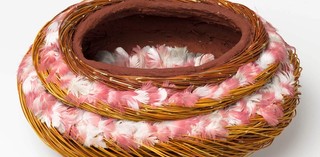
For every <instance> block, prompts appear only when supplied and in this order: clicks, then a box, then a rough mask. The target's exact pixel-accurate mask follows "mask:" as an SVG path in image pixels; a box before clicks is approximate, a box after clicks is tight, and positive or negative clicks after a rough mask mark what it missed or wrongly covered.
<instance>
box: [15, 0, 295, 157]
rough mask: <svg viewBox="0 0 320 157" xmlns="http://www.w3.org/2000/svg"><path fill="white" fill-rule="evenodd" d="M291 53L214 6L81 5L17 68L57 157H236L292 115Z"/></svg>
mask: <svg viewBox="0 0 320 157" xmlns="http://www.w3.org/2000/svg"><path fill="white" fill-rule="evenodd" d="M300 72H301V68H300V65H299V59H298V58H297V56H296V53H295V49H294V48H293V47H292V46H290V45H288V44H287V43H286V42H285V41H284V40H283V39H282V38H281V36H280V35H279V34H277V32H276V30H275V29H274V28H273V27H272V26H271V25H270V24H269V23H268V22H267V21H265V20H264V19H262V18H261V17H259V16H258V15H256V14H255V13H254V12H253V11H251V10H250V9H249V8H247V7H245V6H243V5H241V4H236V3H232V2H228V1H224V0H210V1H201V0H199V1H198V0H196V1H195V0H163V1H152V0H109V1H104V0H92V1H89V0H87V1H83V2H80V3H78V4H75V5H73V6H70V7H69V8H67V9H66V10H64V11H62V12H61V13H60V14H58V15H57V16H56V17H54V18H53V19H52V20H51V21H49V22H48V23H47V24H46V25H45V26H44V27H43V29H42V30H41V31H40V32H39V34H38V36H37V37H36V39H35V41H34V43H33V45H32V47H31V48H30V50H29V51H28V52H27V54H26V56H25V57H24V59H23V60H22V62H21V65H20V67H19V72H18V91H19V96H20V102H21V106H22V109H23V111H24V113H25V116H26V118H27V120H28V121H29V122H30V124H31V125H32V127H33V128H34V130H35V131H36V133H37V134H38V135H39V136H40V137H41V138H42V139H43V141H44V142H45V143H46V144H48V145H49V146H50V147H51V148H53V149H54V150H56V151H58V152H59V153H60V154H61V155H63V156H75V157H78V156H247V155H249V154H251V153H253V152H255V151H256V150H259V149H262V148H264V147H267V146H268V145H270V144H271V143H272V141H273V140H274V138H275V137H276V136H278V135H279V134H280V133H281V132H282V130H283V129H284V128H285V127H286V126H287V125H289V123H290V122H291V120H292V118H293V117H294V116H295V108H296V105H297V104H298V102H299V97H298V96H299V94H300V93H299V91H298V87H299V82H298V79H299V76H300Z"/></svg>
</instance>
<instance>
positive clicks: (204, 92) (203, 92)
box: [192, 86, 212, 97]
mask: <svg viewBox="0 0 320 157" xmlns="http://www.w3.org/2000/svg"><path fill="white" fill-rule="evenodd" d="M192 93H194V94H196V95H197V96H198V97H207V96H209V95H210V94H211V93H212V89H211V88H210V87H209V86H202V87H197V88H196V89H195V90H194V91H193V92H192Z"/></svg>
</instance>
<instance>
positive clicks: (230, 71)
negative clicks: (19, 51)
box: [18, 0, 301, 157]
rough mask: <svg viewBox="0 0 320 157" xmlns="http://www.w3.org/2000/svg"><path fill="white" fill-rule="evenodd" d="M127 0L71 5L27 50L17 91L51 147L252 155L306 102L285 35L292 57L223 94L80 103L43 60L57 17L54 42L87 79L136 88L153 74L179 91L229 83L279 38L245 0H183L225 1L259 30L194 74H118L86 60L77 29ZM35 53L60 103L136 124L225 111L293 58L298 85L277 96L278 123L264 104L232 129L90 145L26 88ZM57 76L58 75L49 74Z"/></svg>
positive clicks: (94, 152) (156, 81)
mask: <svg viewBox="0 0 320 157" xmlns="http://www.w3.org/2000/svg"><path fill="white" fill-rule="evenodd" d="M126 1H130V0H126ZM126 1H122V0H109V1H104V0H94V1H83V2H81V3H79V4H76V5H74V6H70V7H69V8H67V9H66V10H64V11H63V12H61V13H60V14H59V15H57V16H56V17H55V18H54V19H53V20H51V21H49V22H48V24H47V25H45V26H44V27H43V28H42V30H41V31H40V32H39V34H38V36H37V38H36V39H35V41H34V43H33V45H32V47H31V49H30V50H29V51H28V53H27V55H26V57H25V58H24V61H23V62H22V63H21V65H20V69H22V70H20V71H22V72H19V74H18V91H19V96H20V102H21V106H22V109H23V112H24V114H25V116H26V118H27V120H28V121H29V123H30V124H31V125H32V127H33V128H34V130H35V132H36V133H37V134H38V135H39V136H40V137H41V139H43V141H44V142H45V143H46V144H47V145H49V146H50V147H51V148H52V149H54V150H56V151H57V152H59V153H60V154H61V155H63V156H74V157H78V156H247V155H250V154H251V153H253V152H255V151H257V150H259V149H262V148H265V147H267V146H268V145H270V144H271V143H272V141H273V140H274V138H275V137H276V136H278V135H279V134H280V133H281V132H282V131H283V129H284V128H285V127H287V126H288V125H289V123H290V122H291V120H292V118H293V117H294V116H295V114H296V110H295V109H296V106H297V104H298V103H299V95H300V93H299V91H298V88H299V80H298V79H299V77H300V73H301V67H300V63H299V59H298V57H297V55H296V52H295V49H294V48H292V47H291V46H289V45H287V44H286V43H285V47H286V49H285V51H286V52H285V53H286V56H287V62H288V63H284V62H285V61H282V60H280V59H279V60H275V61H274V62H272V63H271V64H269V65H268V67H266V68H265V69H262V71H260V72H258V73H257V74H256V75H255V76H254V79H253V81H252V82H249V83H247V84H245V85H243V86H238V87H236V88H234V89H231V90H230V91H228V94H227V95H223V96H221V97H220V98H217V99H214V98H200V99H198V100H197V102H195V104H194V105H192V106H181V105H179V104H175V103H168V104H167V105H163V106H153V105H151V104H144V103H141V104H139V109H133V108H130V107H128V106H127V107H123V108H121V109H119V108H115V107H114V106H112V105H111V104H110V103H108V102H106V101H103V100H100V99H94V101H92V102H86V101H83V102H80V103H79V102H77V101H74V100H73V99H71V98H70V91H69V89H68V88H66V87H62V84H63V77H64V76H63V73H61V75H60V74H59V73H57V72H55V71H53V70H52V69H53V68H52V67H47V66H44V65H43V63H44V62H47V61H46V60H45V59H44V57H43V53H44V52H45V51H46V50H45V47H46V44H45V43H46V40H47V35H48V30H50V29H51V28H50V27H51V26H52V23H54V22H55V20H57V19H58V20H60V21H61V24H60V26H59V30H58V32H59V34H58V37H59V38H58V39H57V43H58V46H56V47H55V49H58V50H59V51H60V52H61V56H63V57H62V58H63V61H64V62H65V64H66V65H67V66H68V68H69V69H70V71H71V72H72V73H73V75H75V76H83V77H84V78H86V79H87V80H88V81H91V82H97V83H99V84H102V85H103V86H106V87H108V88H111V89H114V90H118V91H130V90H131V91H136V90H139V89H140V88H141V87H142V86H143V85H144V84H146V83H149V82H151V83H152V85H153V86H154V87H157V88H170V90H173V91H177V92H179V91H184V90H186V89H188V88H189V87H190V86H191V87H192V88H193V89H196V88H198V87H202V86H205V85H207V84H212V85H217V86H219V85H221V84H223V82H224V81H226V80H228V79H230V78H232V77H233V76H235V75H236V74H237V73H238V71H239V69H241V67H243V66H244V65H246V64H250V63H253V62H256V61H259V60H260V59H261V58H260V57H261V56H263V53H264V52H265V51H268V50H267V47H268V45H272V43H270V42H271V41H269V40H270V39H271V35H270V34H268V32H269V31H270V28H266V27H268V25H269V24H266V22H264V21H263V20H261V19H260V18H259V16H258V15H256V14H255V13H254V12H253V11H252V10H250V9H249V8H247V7H246V6H243V5H241V4H236V3H232V2H228V1H224V0H210V1H202V0H199V1H198V0H197V1H194V0H179V2H181V3H182V4H183V3H194V5H196V4H197V3H205V4H208V5H218V6H220V7H222V8H225V9H228V10H231V11H232V12H234V13H235V14H239V15H241V16H243V17H244V18H245V19H247V20H248V21H249V23H250V24H251V25H252V26H253V29H254V30H253V31H254V32H253V34H252V36H253V38H252V40H251V41H250V42H249V44H248V45H246V47H245V49H244V50H243V51H242V52H241V53H239V54H238V55H236V56H234V58H232V59H231V60H230V61H228V62H227V63H225V64H223V65H221V66H216V67H212V68H209V69H207V70H204V71H202V72H200V73H192V74H188V75H179V76H170V77H157V76H154V77H150V76H148V77H144V76H127V75H117V74H112V73H109V72H108V71H104V70H99V69H96V68H94V67H92V66H90V65H88V64H86V63H85V62H83V61H82V60H80V59H79V58H78V57H77V55H76V54H75V52H74V51H73V47H72V43H73V36H74V33H75V31H77V27H78V25H79V23H81V22H82V21H83V20H84V19H86V18H87V17H88V15H90V14H91V13H93V12H96V11H98V10H100V9H101V8H103V7H106V6H112V5H115V4H118V3H123V2H126ZM279 40H280V39H279ZM281 40H282V39H281ZM49 46H51V45H49ZM49 46H48V47H49ZM59 55H60V54H59ZM283 58H285V57H283ZM29 59H30V60H31V62H32V63H30V65H31V64H32V67H31V68H30V69H32V68H33V69H34V72H35V73H36V77H34V78H32V79H34V80H37V79H38V80H39V82H41V85H42V87H41V89H40V90H43V91H45V94H50V95H51V96H52V101H53V102H55V103H56V102H59V104H60V103H61V104H63V105H66V106H68V110H69V109H70V110H73V109H75V110H76V109H81V110H80V111H81V112H88V113H90V114H95V115H98V116H101V117H106V118H111V119H115V120H113V121H117V120H118V121H129V122H132V123H135V124H136V123H140V122H143V123H144V122H146V123H148V124H149V123H150V124H152V125H153V124H157V123H161V122H162V121H169V122H170V121H183V120H186V119H192V118H195V117H197V116H199V117H201V116H203V117H205V116H206V115H208V114H214V113H220V112H222V111H223V112H224V111H225V112H227V111H228V109H232V107H233V105H234V104H239V103H241V101H242V100H243V99H244V97H249V96H251V95H254V94H256V93H258V92H259V91H261V90H262V92H265V91H263V88H264V87H265V86H268V84H270V82H272V80H273V79H274V77H276V76H277V75H278V74H279V73H280V74H281V71H284V72H287V71H290V70H288V69H290V66H288V65H291V66H292V67H291V69H292V76H293V83H292V84H291V85H292V91H291V92H288V94H287V95H283V99H282V101H279V102H271V103H274V104H276V105H279V106H280V108H281V110H282V111H283V114H281V116H278V117H277V120H276V124H275V125H274V124H270V122H269V121H268V120H267V121H266V117H265V116H263V113H259V112H262V111H259V112H257V114H252V116H249V120H248V122H247V123H246V124H241V125H226V126H225V129H226V130H227V133H226V134H225V136H222V135H217V136H214V138H208V136H206V135H202V134H200V135H199V136H195V135H191V133H189V134H181V135H177V137H176V138H173V137H169V138H168V139H166V140H163V141H161V140H160V138H159V139H157V140H156V141H157V142H156V143H153V144H150V143H144V142H140V143H139V144H138V146H131V145H128V146H124V145H121V144H120V143H121V142H119V140H118V139H116V138H111V137H110V138H104V139H102V140H101V141H103V144H101V145H99V146H93V145H87V144H86V142H85V141H86V140H84V139H81V138H79V137H80V136H79V137H78V136H73V135H74V134H72V127H71V130H63V129H62V130H61V128H57V127H56V126H55V124H54V120H53V119H52V118H49V119H48V118H47V119H46V118H43V117H45V116H44V115H45V114H46V113H44V109H43V108H44V107H46V106H45V105H44V106H41V107H39V108H40V109H39V110H40V111H41V112H35V109H34V108H36V107H37V106H36V105H34V103H35V102H36V101H43V102H46V101H47V102H49V101H51V99H50V100H42V99H41V98H40V100H37V96H36V95H35V96H34V97H33V95H31V96H30V95H28V93H27V92H26V88H29V86H27V85H25V84H26V83H25V82H27V81H26V80H28V78H29V77H30V76H33V75H32V73H33V71H32V70H29V71H27V70H25V69H26V68H22V67H23V66H25V64H27V63H29V62H30V61H29ZM284 60H285V59H284ZM30 65H29V66H30ZM26 71H27V72H26ZM52 77H53V78H54V80H55V81H49V79H52ZM34 80H33V81H34ZM166 81H169V82H170V83H172V84H174V85H175V86H172V87H165V86H164V84H165V82H166ZM31 82H32V81H31ZM30 88H32V87H30ZM42 88H43V89H42ZM40 94H41V93H40ZM281 97H282V96H281ZM50 98H51V97H50ZM261 101H262V100H261ZM32 105H34V106H35V107H34V106H32ZM52 111H54V109H52ZM272 112H273V111H272ZM274 112H277V111H274ZM88 125H89V124H88ZM62 132H64V133H62ZM80 133H81V132H80V131H79V134H80ZM100 134H102V132H100V133H99V135H100ZM110 134H111V133H110ZM110 136H113V135H110ZM159 136H160V135H159ZM92 138H95V137H92Z"/></svg>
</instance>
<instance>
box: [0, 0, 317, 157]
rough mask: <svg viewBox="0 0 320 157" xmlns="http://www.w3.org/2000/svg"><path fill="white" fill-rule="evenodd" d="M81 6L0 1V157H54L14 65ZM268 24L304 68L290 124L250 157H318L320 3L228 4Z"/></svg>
mask: <svg viewBox="0 0 320 157" xmlns="http://www.w3.org/2000/svg"><path fill="white" fill-rule="evenodd" d="M79 1H80V0H47V1H44V0H28V1H23V0H20V1H9V0H7V1H3V2H2V3H1V6H0V8H1V9H0V13H1V14H0V47H1V48H2V49H1V57H0V72H1V73H0V76H1V77H0V79H1V80H0V83H1V86H0V98H1V103H0V105H1V106H0V150H1V154H0V156H3V157H20V156H24V157H58V156H60V155H59V154H57V153H56V152H54V151H53V150H51V149H50V148H49V147H47V146H46V145H45V144H44V143H43V142H42V141H41V140H40V138H38V137H37V135H36V134H35V133H34V132H33V130H32V128H31V126H30V125H29V124H28V122H27V121H26V119H25V117H24V115H23V113H22V110H21V108H20V104H19V101H18V94H17V88H16V73H17V68H18V65H19V63H20V61H21V59H22V57H23V55H24V54H25V52H26V51H27V50H28V48H29V46H30V44H31V43H32V42H33V40H34V38H35V37H36V34H37V32H38V31H39V30H40V28H41V27H42V26H44V25H45V23H46V22H47V21H49V20H51V19H52V18H53V17H54V16H55V15H56V14H58V13H59V12H60V11H62V10H63V9H65V8H66V7H68V6H69V5H71V4H74V3H77V2H79ZM233 1H235V2H239V3H243V4H245V5H247V6H248V7H250V8H251V9H253V10H254V11H256V12H257V13H258V14H260V15H261V16H262V17H264V18H265V19H267V20H268V21H270V22H271V23H272V24H273V25H274V26H275V27H276V28H278V30H279V33H280V34H281V35H282V36H283V37H284V39H285V40H286V41H287V42H288V43H289V44H291V45H293V46H295V47H296V48H297V52H298V55H299V57H300V60H301V66H302V67H303V73H302V76H301V79H300V82H301V85H302V88H301V92H302V95H301V103H300V105H299V106H298V108H297V113H298V114H297V116H296V117H295V118H294V119H293V122H292V123H291V124H290V125H289V126H288V127H287V128H286V129H285V130H284V132H283V133H282V134H281V135H280V136H278V137H277V138H276V140H275V141H274V143H273V144H272V145H271V146H269V147H268V148H266V149H263V150H260V151H258V152H256V153H255V154H254V155H253V156H254V157H301V156H306V157H320V123H319V120H320V85H319V82H320V71H319V69H320V48H319V46H320V41H319V36H320V29H319V28H320V9H319V8H318V6H319V4H320V1H317V0H306V1H302V0H259V1H258V0H233Z"/></svg>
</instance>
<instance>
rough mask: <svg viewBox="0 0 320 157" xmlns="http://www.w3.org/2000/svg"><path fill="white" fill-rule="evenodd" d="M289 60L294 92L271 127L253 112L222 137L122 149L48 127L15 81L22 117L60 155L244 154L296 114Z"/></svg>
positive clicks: (296, 97) (267, 142)
mask: <svg viewBox="0 0 320 157" xmlns="http://www.w3.org/2000/svg"><path fill="white" fill-rule="evenodd" d="M290 61H291V63H292V64H293V65H294V68H295V71H294V76H295V84H294V87H295V94H294V95H293V96H290V97H285V99H284V102H283V105H282V106H283V109H284V116H283V117H282V118H281V119H279V124H278V125H277V126H275V127H270V126H269V125H268V124H267V122H265V121H264V119H263V117H261V116H256V117H253V118H252V119H251V120H250V124H248V125H243V126H231V127H228V130H229V135H228V136H227V137H226V138H225V139H217V140H207V139H202V138H199V137H188V136H185V137H181V138H180V139H175V140H170V141H169V142H165V143H159V144H156V145H155V146H145V145H143V146H141V147H140V148H138V149H134V148H129V149H128V150H125V149H122V148H120V147H119V146H117V145H116V143H114V142H112V141H105V142H106V144H107V146H108V149H102V148H95V147H85V146H83V145H82V144H80V143H78V142H77V141H74V140H72V139H70V138H68V137H64V136H63V135H61V134H60V133H59V132H58V130H56V129H55V128H48V127H47V126H46V124H44V123H41V122H40V121H39V120H38V119H37V118H36V117H35V116H34V115H33V114H32V113H31V111H30V110H29V109H28V108H27V107H26V102H25V97H24V95H23V91H22V86H21V83H19V82H18V91H19V96H20V102H21V107H22V109H23V112H24V114H25V117H26V118H27V120H28V121H29V123H30V124H31V125H32V127H33V129H34V130H35V132H36V133H37V134H38V136H39V137H40V138H41V139H42V140H43V141H44V142H45V143H46V144H47V145H48V146H50V147H51V148H52V149H54V150H56V151H57V152H59V153H60V154H61V155H63V156H70V157H78V156H88V157H91V156H92V157H98V156H190V155H191V156H230V157H231V156H235V157H239V156H247V155H249V154H251V153H253V152H254V151H256V150H259V149H262V148H265V147H267V146H269V145H270V144H271V143H272V141H273V140H274V138H275V137H276V136H278V135H279V134H280V133H281V132H282V131H283V129H284V128H285V127H287V126H288V125H289V123H290V122H291V120H292V118H293V117H294V116H295V115H296V110H295V109H296V106H297V104H298V103H299V95H300V93H299V91H298V88H299V87H300V86H299V80H298V79H299V77H300V73H301V70H302V69H301V67H300V63H299V60H298V58H297V56H296V54H295V53H291V54H290Z"/></svg>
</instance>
